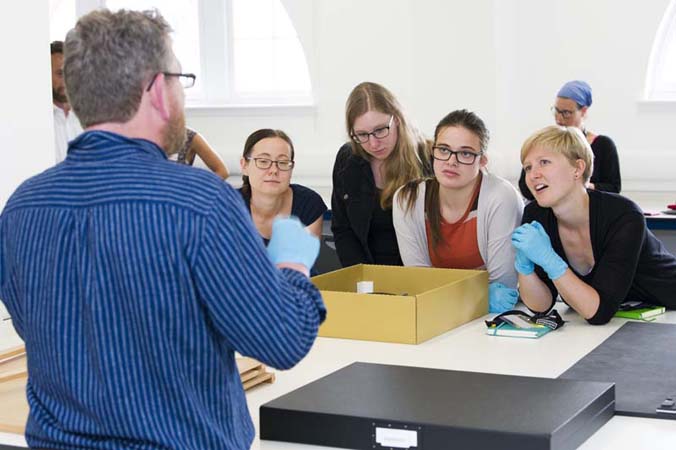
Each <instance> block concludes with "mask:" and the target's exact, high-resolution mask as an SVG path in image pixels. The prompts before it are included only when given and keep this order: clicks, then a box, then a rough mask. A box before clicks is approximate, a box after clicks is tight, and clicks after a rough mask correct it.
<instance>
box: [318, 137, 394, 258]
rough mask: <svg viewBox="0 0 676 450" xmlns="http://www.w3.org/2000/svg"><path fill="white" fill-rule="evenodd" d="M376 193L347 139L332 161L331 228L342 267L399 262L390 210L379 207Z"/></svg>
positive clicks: (367, 168)
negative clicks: (334, 160) (333, 161)
mask: <svg viewBox="0 0 676 450" xmlns="http://www.w3.org/2000/svg"><path fill="white" fill-rule="evenodd" d="M379 199H380V196H379V192H378V190H377V188H376V183H375V180H374V178H373V172H372V171H371V166H370V164H369V162H368V161H367V160H365V159H364V158H362V157H361V156H359V155H356V154H354V153H353V152H352V147H351V145H350V144H349V143H347V144H345V145H343V146H342V147H341V148H340V150H339V151H338V155H337V156H336V162H335V164H334V165H333V192H332V193H331V231H332V232H333V237H334V239H335V242H336V252H337V253H338V258H339V259H340V263H341V264H342V266H343V267H348V266H352V265H355V264H360V263H363V264H388V265H402V262H401V258H400V256H399V246H398V245H397V238H396V235H395V233H394V224H393V223H392V210H391V209H387V210H382V209H380V202H379Z"/></svg>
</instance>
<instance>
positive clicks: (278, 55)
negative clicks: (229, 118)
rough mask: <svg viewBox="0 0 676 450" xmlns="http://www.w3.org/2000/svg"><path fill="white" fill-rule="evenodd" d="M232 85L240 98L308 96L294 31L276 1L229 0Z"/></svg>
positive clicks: (303, 63)
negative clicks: (262, 95) (230, 7)
mask: <svg viewBox="0 0 676 450" xmlns="http://www.w3.org/2000/svg"><path fill="white" fill-rule="evenodd" d="M231 17H232V18H233V20H232V30H233V33H232V40H231V45H232V60H233V69H234V79H233V87H234V92H235V94H236V95H238V96H241V97H247V96H257V95H259V94H260V93H267V94H268V95H279V94H282V95H285V94H286V95H291V96H301V97H302V96H309V95H310V91H309V86H310V78H309V74H308V69H307V65H306V63H305V56H304V55H303V49H302V48H301V46H300V43H299V41H298V35H297V34H296V30H295V29H294V28H293V25H292V24H291V20H290V19H289V16H288V15H287V13H286V10H285V9H284V6H283V5H282V4H281V2H280V1H279V0H232V15H231Z"/></svg>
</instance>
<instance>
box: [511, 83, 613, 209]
mask: <svg viewBox="0 0 676 450" xmlns="http://www.w3.org/2000/svg"><path fill="white" fill-rule="evenodd" d="M591 105H592V89H591V87H590V86H589V84H587V83H586V82H584V81H580V80H574V81H569V82H567V83H566V84H564V85H563V86H562V87H561V89H559V92H558V94H556V103H555V104H554V106H552V112H553V113H554V119H555V120H556V124H557V125H560V126H566V127H576V128H579V129H580V130H581V131H582V133H583V134H584V136H585V138H586V139H587V142H588V143H589V144H590V145H591V150H592V153H593V155H594V170H593V171H592V173H591V177H590V179H589V181H588V184H587V187H588V188H589V189H596V190H598V191H606V192H616V193H619V192H620V190H621V189H622V177H621V176H620V159H619V157H618V155H617V147H615V143H614V142H613V140H612V139H610V138H609V137H608V136H604V135H602V134H595V133H592V132H591V131H589V130H588V129H587V128H586V127H585V126H584V120H585V118H586V117H587V112H588V111H589V107H590V106H591ZM519 190H520V191H521V194H522V195H523V196H524V197H525V198H526V199H528V200H533V195H532V194H531V192H530V190H529V189H528V186H527V184H526V174H525V173H524V172H523V170H522V171H521V177H520V178H519Z"/></svg>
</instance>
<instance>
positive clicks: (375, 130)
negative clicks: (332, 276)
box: [331, 82, 431, 267]
mask: <svg viewBox="0 0 676 450" xmlns="http://www.w3.org/2000/svg"><path fill="white" fill-rule="evenodd" d="M345 110H346V111H345V118H346V125H347V133H348V135H349V136H350V141H351V142H349V143H347V144H345V145H343V146H342V147H341V148H340V150H339V151H338V155H337V156H336V161H335V163H334V166H333V192H332V195H331V212H332V220H331V230H332V232H333V236H334V239H335V243H336V251H337V253H338V257H339V259H340V262H341V264H342V265H343V267H347V266H352V265H354V264H360V263H365V264H387V265H402V262H401V257H400V255H399V248H398V246H397V239H396V235H395V232H394V225H393V223H392V197H393V196H394V192H395V191H396V190H397V189H398V188H399V187H400V186H402V185H404V184H405V183H407V182H409V181H411V180H415V179H418V178H420V177H421V176H423V175H426V174H429V173H431V168H430V167H429V161H428V155H429V152H428V147H429V143H428V141H427V140H426V139H425V138H424V137H423V136H422V134H421V133H420V132H419V131H418V129H417V128H416V127H414V126H413V124H412V123H411V121H410V120H409V119H408V118H407V117H406V115H405V114H404V111H403V109H402V107H401V105H400V104H399V102H398V101H397V99H396V98H395V97H394V95H393V94H392V93H391V92H390V91H389V90H387V89H386V88H384V87H383V86H381V85H379V84H376V83H370V82H365V83H361V84H359V85H357V86H356V87H355V88H354V89H353V90H352V92H351V93H350V95H349V97H348V99H347V103H346V107H345Z"/></svg>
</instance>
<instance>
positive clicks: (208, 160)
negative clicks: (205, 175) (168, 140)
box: [176, 128, 230, 180]
mask: <svg viewBox="0 0 676 450" xmlns="http://www.w3.org/2000/svg"><path fill="white" fill-rule="evenodd" d="M185 136H186V138H185V144H184V145H183V146H182V147H181V149H180V150H179V151H178V154H177V155H176V161H177V162H179V163H181V164H187V165H189V166H192V165H193V163H194V162H195V155H197V156H199V157H200V159H201V160H202V161H204V164H206V165H207V167H208V168H209V169H210V170H211V171H212V172H213V173H215V174H216V175H218V176H219V177H221V178H222V179H224V180H225V179H226V178H228V176H229V175H230V173H229V172H228V168H227V167H226V165H225V163H224V162H223V160H222V159H221V157H220V156H218V154H217V153H216V152H215V151H214V150H213V149H212V148H211V146H210V145H209V143H208V142H207V141H206V139H204V137H202V135H201V134H199V133H198V132H197V131H195V130H193V129H191V128H186V130H185Z"/></svg>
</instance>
